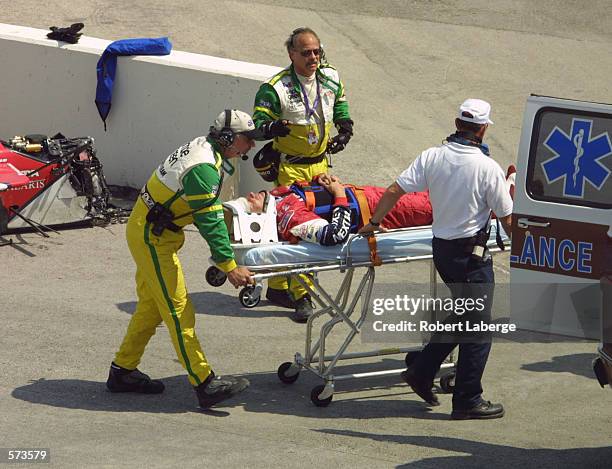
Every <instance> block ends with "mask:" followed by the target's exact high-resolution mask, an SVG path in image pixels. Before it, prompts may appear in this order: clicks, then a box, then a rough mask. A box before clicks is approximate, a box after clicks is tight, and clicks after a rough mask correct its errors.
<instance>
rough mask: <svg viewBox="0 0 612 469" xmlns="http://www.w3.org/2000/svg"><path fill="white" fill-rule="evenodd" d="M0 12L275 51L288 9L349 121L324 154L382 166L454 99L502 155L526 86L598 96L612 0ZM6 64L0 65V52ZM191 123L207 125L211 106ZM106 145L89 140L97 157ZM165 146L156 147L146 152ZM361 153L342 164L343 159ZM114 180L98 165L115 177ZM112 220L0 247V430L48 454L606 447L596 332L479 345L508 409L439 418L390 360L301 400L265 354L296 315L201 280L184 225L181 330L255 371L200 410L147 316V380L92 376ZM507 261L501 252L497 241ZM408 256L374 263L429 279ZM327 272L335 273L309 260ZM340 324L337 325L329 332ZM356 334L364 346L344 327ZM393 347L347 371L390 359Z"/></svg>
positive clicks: (573, 459) (283, 352)
mask: <svg viewBox="0 0 612 469" xmlns="http://www.w3.org/2000/svg"><path fill="white" fill-rule="evenodd" d="M0 6H1V8H0V21H2V22H5V23H11V24H20V25H25V26H32V27H40V28H46V27H48V26H51V25H57V26H65V25H66V26H67V25H69V24H70V23H72V22H76V21H82V22H84V23H85V25H86V26H85V30H84V32H85V34H87V35H90V36H96V37H101V38H106V39H121V38H126V37H137V36H150V37H153V36H164V35H168V36H170V38H171V39H172V41H173V43H174V47H175V49H177V50H187V51H191V52H198V53H204V54H211V55H218V56H223V57H229V58H234V59H238V60H248V61H252V62H260V63H267V64H272V65H279V66H282V65H285V64H286V62H287V58H286V53H285V52H284V50H283V47H282V42H283V41H284V39H285V38H286V36H287V35H288V33H289V32H290V31H291V30H292V29H293V28H295V27H297V26H302V25H305V24H306V25H309V26H311V27H312V28H314V29H315V30H316V31H318V32H319V34H320V36H321V38H322V40H323V43H324V45H325V47H326V48H327V51H328V56H329V58H330V60H331V62H332V63H334V64H335V65H337V67H338V68H339V70H340V72H341V76H342V78H343V79H344V81H345V83H346V85H347V92H348V95H349V99H350V103H351V112H352V114H353V117H354V119H355V122H356V127H355V128H356V131H355V137H354V139H353V140H352V141H351V143H350V146H349V148H347V150H345V152H344V153H343V154H340V155H338V156H337V158H335V166H336V167H335V168H334V170H335V171H336V172H337V174H339V175H340V176H342V177H343V179H345V180H347V181H351V182H354V183H374V184H381V185H383V184H387V183H389V182H391V181H392V180H393V178H394V177H395V176H396V175H397V174H398V173H399V172H400V171H401V170H403V169H404V168H405V167H406V166H407V165H408V164H409V163H410V161H412V159H414V157H415V156H416V154H418V152H420V151H421V150H423V149H424V148H427V147H429V146H431V145H435V144H437V143H439V142H440V141H441V140H442V139H443V138H444V137H445V136H446V135H448V134H449V133H450V132H451V126H452V121H453V119H454V115H455V112H456V108H457V106H458V104H459V103H460V102H461V101H462V100H463V99H465V98H467V97H480V98H484V99H487V100H489V101H490V102H491V103H492V105H493V115H492V118H493V120H494V121H495V125H494V126H492V127H491V129H490V134H489V143H490V144H491V148H492V154H493V156H494V157H495V158H496V159H497V160H498V161H499V162H500V164H501V165H502V166H506V165H507V164H510V163H511V162H513V161H515V160H516V151H517V148H518V140H519V133H520V127H521V123H522V110H523V106H524V103H525V99H526V97H527V95H528V94H529V93H538V94H544V95H552V96H560V97H569V98H575V99H585V100H591V101H602V102H610V101H611V99H610V96H611V93H610V91H611V90H610V80H609V77H610V74H611V72H612V65H611V63H610V57H612V54H611V53H612V46H611V44H612V42H611V41H610V39H612V33H611V31H612V28H611V27H610V26H611V25H612V21H611V19H610V8H609V2H606V1H593V2H588V4H586V3H585V2H568V1H560V0H559V1H547V2H530V1H527V0H523V1H510V0H508V1H484V0H482V1H472V2H464V1H441V2H426V1H380V2H366V1H326V2H323V1H318V0H313V1H311V2H309V3H308V6H305V7H302V6H299V5H296V4H295V3H294V2H289V1H274V2H273V1H258V2H238V1H236V2H209V1H198V2H196V1H183V2H160V1H157V0H155V1H154V0H149V1H139V2H133V3H131V4H125V2H118V1H116V2H115V1H107V0H98V1H96V2H93V1H89V0H83V1H80V2H67V1H48V2H44V3H42V4H41V3H40V2H35V1H31V0H23V1H19V2H8V1H2V2H0ZM5 65H6V64H5ZM208 125H209V124H208V122H203V128H206V127H207V126H208ZM99 156H100V157H101V159H102V160H103V155H99ZM163 156H164V155H160V159H161V158H162V157H163ZM356 162H357V163H356ZM110 182H111V183H112V181H110ZM124 231H125V230H124V226H123V225H121V224H115V225H110V226H107V227H97V228H90V229H79V230H67V231H63V232H62V234H61V235H55V234H53V235H52V236H51V237H50V238H48V239H47V238H45V239H43V238H42V237H40V236H38V235H36V234H31V233H30V234H22V235H14V236H10V237H9V238H11V239H13V241H14V244H13V245H12V246H4V247H0V265H2V266H4V269H3V271H4V274H2V276H1V279H2V285H3V289H4V292H5V293H4V295H3V300H2V304H3V306H4V308H3V313H4V318H5V320H4V322H3V324H4V326H3V329H2V330H3V340H2V341H0V363H1V370H2V373H1V375H2V378H0V422H1V425H0V428H1V429H2V432H1V436H0V448H15V447H19V448H27V447H39V448H40V447H44V448H50V451H51V465H52V466H54V467H117V466H125V467H176V466H183V467H273V466H276V467H288V466H293V467H329V466H336V467H436V468H439V467H440V466H441V465H448V466H449V467H517V466H522V467H555V468H557V467H610V465H611V464H612V462H611V461H612V446H611V440H610V422H611V421H612V411H611V410H610V408H611V407H610V404H611V401H610V399H611V398H612V394H610V392H609V391H604V390H602V389H600V388H599V387H598V386H597V383H596V381H595V380H594V378H593V375H592V371H591V369H590V362H591V359H592V358H593V357H594V356H595V353H594V352H595V344H594V343H578V342H563V343H561V342H559V343H552V344H533V343H525V342H521V341H507V342H499V343H495V344H494V346H493V351H492V354H491V357H490V359H489V362H488V365H487V370H486V373H485V377H484V388H485V398H487V399H491V400H493V401H500V402H502V403H503V404H504V406H505V408H506V416H505V417H504V418H503V419H500V420H492V421H486V422H477V421H465V422H456V421H452V420H450V419H449V413H450V410H451V405H450V396H447V395H442V396H441V401H442V405H441V406H440V407H436V408H432V409H430V408H428V407H427V406H426V405H425V404H424V403H422V402H421V401H420V399H419V398H418V397H417V396H415V395H414V394H413V393H412V392H410V390H409V389H408V388H407V387H406V386H405V385H404V384H402V382H401V381H400V379H399V378H398V377H386V378H376V379H373V378H371V379H365V380H355V381H346V382H342V383H338V384H337V387H336V393H335V395H334V400H333V402H332V404H331V405H330V406H329V407H327V408H317V407H315V406H313V405H312V403H311V402H310V391H311V389H312V388H313V387H314V386H315V385H317V384H320V380H319V379H318V378H316V377H315V376H314V375H312V374H309V373H307V372H302V374H301V375H300V378H299V379H298V381H297V382H296V383H295V384H293V385H290V386H286V385H282V384H281V383H280V382H279V381H278V379H277V377H276V369H277V367H278V365H279V364H280V363H282V362H284V361H289V360H291V359H292V356H293V354H294V353H295V352H296V351H302V350H303V347H304V344H303V342H304V327H303V326H301V325H297V324H294V323H293V322H291V321H290V320H289V319H288V318H287V313H286V310H281V309H278V308H275V307H272V306H271V305H269V304H267V303H266V302H262V303H261V304H260V305H259V306H258V307H256V308H254V309H250V310H247V309H244V308H242V307H241V306H240V304H239V303H238V302H237V300H236V292H235V291H234V290H233V289H232V288H231V287H230V286H227V285H225V286H223V287H221V288H218V289H213V288H211V287H209V286H208V285H206V283H205V281H204V272H205V269H206V267H207V266H208V263H207V258H208V250H207V249H206V246H205V244H204V243H203V242H202V240H201V239H200V237H199V235H198V234H197V232H195V231H193V230H190V231H188V233H187V241H186V244H185V247H184V249H183V250H182V251H181V260H182V262H183V265H184V268H185V273H186V279H187V284H188V288H189V290H190V292H191V294H192V298H193V300H194V303H195V305H196V309H197V312H198V317H197V332H198V335H199V337H200V341H201V343H202V344H203V347H204V350H205V352H206V354H207V357H208V358H209V360H210V362H211V363H212V364H213V366H214V368H215V370H216V371H217V372H218V373H221V374H226V373H233V374H238V375H242V376H246V377H248V378H249V379H250V380H251V387H250V388H249V389H248V390H247V391H246V392H245V393H243V394H242V395H240V396H239V397H237V398H236V399H234V400H232V401H228V402H227V405H223V406H221V407H219V408H218V409H217V410H216V411H214V412H208V413H201V412H198V411H197V410H196V409H195V405H196V400H195V395H194V393H193V391H192V390H191V389H190V386H189V384H188V382H187V379H186V377H185V374H184V373H183V370H182V369H181V367H180V365H179V364H178V362H177V360H176V357H175V355H174V351H173V349H172V347H171V344H170V341H169V339H168V336H167V331H166V330H165V329H164V328H160V330H159V332H158V334H157V335H156V336H155V337H154V338H153V339H152V341H151V343H150V345H149V347H148V348H147V352H146V354H145V356H144V359H143V363H142V366H141V368H142V369H143V371H145V372H147V373H149V374H151V375H152V376H154V377H156V378H161V379H163V381H164V382H165V384H166V391H165V393H164V394H162V395H158V396H137V395H115V394H110V393H108V392H106V390H105V387H104V382H105V380H106V375H107V372H108V366H109V363H110V361H111V360H112V358H113V354H114V352H115V350H116V348H117V347H118V345H119V343H120V341H121V339H122V335H123V333H124V331H125V328H126V326H127V323H128V321H129V319H130V314H131V313H132V312H133V311H134V307H135V291H134V285H133V275H134V266H133V263H132V260H131V258H130V255H129V252H128V250H127V246H126V243H125V238H124ZM496 265H497V267H496V276H497V281H498V282H499V283H503V282H507V281H508V260H507V256H506V255H503V254H502V255H500V256H498V257H497V258H496ZM428 273H429V266H428V264H427V263H426V262H417V263H413V264H406V265H402V266H396V267H393V268H383V269H379V270H378V272H377V276H378V277H377V282H378V283H379V284H383V285H384V284H397V283H398V282H402V281H404V280H406V279H410V281H413V282H414V281H416V282H427V281H428ZM324 278H325V282H326V284H327V285H330V289H332V290H333V288H334V286H335V285H337V284H338V282H339V280H340V276H339V275H338V274H328V275H327V276H325V277H324ZM340 341H341V337H337V338H334V339H333V340H332V345H334V344H338V343H339V342H340ZM355 348H356V349H357V350H362V349H366V348H368V345H367V344H361V343H360V341H359V340H357V341H356V342H355ZM402 363H403V359H402V357H401V356H397V357H391V356H388V357H384V358H382V359H366V360H360V361H358V362H357V363H356V364H347V365H343V370H344V371H348V372H360V371H367V370H371V369H384V368H399V367H401V366H402Z"/></svg>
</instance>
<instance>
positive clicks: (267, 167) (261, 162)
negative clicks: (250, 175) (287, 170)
mask: <svg viewBox="0 0 612 469" xmlns="http://www.w3.org/2000/svg"><path fill="white" fill-rule="evenodd" d="M253 166H255V170H256V171H257V172H258V173H259V175H260V176H261V177H262V178H263V180H264V181H267V182H274V181H276V180H277V179H278V168H279V167H280V153H279V152H278V151H276V150H275V149H274V148H272V142H269V143H267V144H266V145H264V146H263V148H262V149H261V150H259V151H258V152H257V153H256V154H255V157H254V158H253Z"/></svg>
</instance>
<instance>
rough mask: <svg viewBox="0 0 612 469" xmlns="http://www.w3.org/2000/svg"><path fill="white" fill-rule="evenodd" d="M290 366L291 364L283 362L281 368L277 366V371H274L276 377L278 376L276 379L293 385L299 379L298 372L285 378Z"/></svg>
mask: <svg viewBox="0 0 612 469" xmlns="http://www.w3.org/2000/svg"><path fill="white" fill-rule="evenodd" d="M292 366H293V363H291V362H285V363H283V364H282V365H281V366H279V367H278V370H277V371H276V375H277V376H278V379H280V380H281V381H282V382H283V383H285V384H293V383H295V382H296V381H297V379H298V378H299V377H300V372H299V371H298V372H297V374H295V375H293V376H287V375H286V374H285V373H286V372H287V371H288V370H289V368H291V367H292Z"/></svg>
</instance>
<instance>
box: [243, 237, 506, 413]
mask: <svg viewBox="0 0 612 469" xmlns="http://www.w3.org/2000/svg"><path fill="white" fill-rule="evenodd" d="M422 229H423V227H422V226H420V227H411V228H401V229H398V230H392V231H394V232H399V231H413V230H422ZM363 238H365V236H364V235H351V237H350V238H349V240H348V241H347V243H348V246H347V250H346V256H345V258H344V259H341V260H340V261H339V262H332V261H324V262H321V263H319V264H313V265H309V266H300V265H281V264H276V265H274V266H248V268H249V269H250V270H251V271H253V272H255V275H253V280H254V281H255V286H252V287H247V288H246V289H244V290H243V291H242V292H241V302H242V303H243V305H244V304H245V301H247V302H248V301H249V298H248V296H249V295H250V299H251V300H255V301H256V302H255V304H257V302H258V301H259V297H260V295H261V292H262V288H263V284H262V282H263V281H264V280H269V279H271V278H275V277H280V276H283V277H286V276H294V278H295V279H297V280H298V281H299V282H300V284H301V285H302V286H303V287H304V288H305V290H306V291H307V292H308V293H309V294H310V295H311V297H312V298H313V300H314V301H315V302H316V303H317V304H318V305H319V306H320V308H319V309H317V310H316V311H315V312H314V313H313V314H312V315H311V316H310V317H309V318H308V321H307V323H306V340H305V348H304V354H303V355H302V354H301V353H299V352H296V353H295V355H294V359H293V362H285V363H283V364H281V365H280V366H279V368H278V372H277V374H278V377H279V379H280V380H281V381H282V382H284V383H287V384H291V383H293V382H295V381H296V380H297V378H298V376H299V373H300V372H301V370H302V369H306V370H308V371H310V372H312V373H314V374H315V375H316V376H318V377H319V378H321V379H322V380H323V382H324V384H323V385H319V386H315V387H314V388H313V389H312V391H311V396H310V397H311V400H312V402H313V403H314V404H315V405H317V406H319V407H325V406H327V405H329V403H330V402H331V400H332V398H333V394H334V391H335V383H336V382H337V381H343V380H348V379H359V378H370V377H376V376H390V375H399V374H400V373H401V372H403V371H405V369H406V367H403V368H398V369H391V370H381V371H370V372H363V373H350V374H341V375H336V374H335V368H336V366H337V364H338V362H339V361H341V360H350V359H357V358H368V357H376V356H386V355H394V354H406V358H405V361H406V365H409V364H410V362H411V360H412V358H413V357H414V356H415V355H411V354H416V353H418V352H420V351H421V350H422V349H423V346H424V345H420V346H413V347H404V348H384V349H378V350H372V351H369V352H347V349H348V347H349V345H350V344H351V342H352V341H353V339H354V338H355V337H356V336H357V335H358V334H359V333H360V331H361V327H362V325H363V323H364V322H365V320H366V316H367V314H368V309H369V303H370V298H371V295H372V289H373V287H374V281H375V278H376V271H375V268H376V266H375V265H374V263H373V262H372V261H368V262H364V261H359V262H354V261H353V258H352V256H351V248H352V245H353V243H354V242H356V241H357V240H359V239H363ZM235 247H236V248H243V249H244V248H245V246H242V245H237V246H235ZM489 251H490V252H491V253H492V252H497V251H500V249H499V248H490V249H489ZM432 259H433V254H431V253H430V254H426V255H420V256H406V257H398V258H393V259H385V260H381V264H377V265H389V264H399V263H406V262H413V261H421V260H429V261H430V294H431V295H432V296H433V297H435V296H436V295H437V272H436V269H435V267H434V265H433V261H432ZM358 268H365V269H366V270H365V273H363V275H362V276H361V279H360V280H359V283H358V286H357V288H356V289H355V290H354V291H353V293H352V295H351V287H352V284H353V280H354V277H355V272H356V269H358ZM334 270H337V271H339V272H341V273H343V274H344V278H343V280H342V283H341V286H340V288H339V290H338V292H337V293H336V295H335V297H333V296H332V295H331V294H330V293H328V292H327V291H326V289H325V287H324V286H323V285H321V283H320V282H319V281H318V278H317V274H319V273H320V272H327V271H334ZM258 272H261V273H258ZM300 274H306V275H310V276H311V281H312V286H310V285H309V284H308V283H307V282H305V281H304V280H303V279H302V278H300V277H299V275H300ZM245 295H246V296H247V298H245ZM360 299H361V312H360V313H359V316H354V313H355V309H356V307H357V304H358V302H359V300H360ZM434 314H435V312H433V311H432V317H433V315H434ZM324 315H329V316H330V318H329V319H328V320H327V321H326V322H325V323H324V324H323V325H322V326H321V328H320V332H319V337H318V339H317V340H316V341H315V342H314V343H313V335H314V334H313V328H314V323H315V321H316V320H317V319H319V318H321V317H323V316H324ZM341 323H344V324H345V325H347V326H348V328H349V332H348V334H347V335H346V337H345V338H344V341H343V343H342V345H341V346H340V347H339V348H338V349H337V351H336V352H335V353H332V354H326V353H327V348H326V345H327V344H326V339H327V337H328V336H329V334H330V333H331V331H332V329H333V328H334V327H335V326H336V325H338V324H341ZM454 376H455V362H454V354H453V353H451V355H449V358H448V359H447V361H446V362H445V363H443V364H442V366H441V368H440V371H439V372H438V375H437V378H439V380H440V387H441V388H442V390H443V391H445V392H452V389H453V387H454Z"/></svg>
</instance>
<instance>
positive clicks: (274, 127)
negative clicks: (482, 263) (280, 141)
mask: <svg viewBox="0 0 612 469" xmlns="http://www.w3.org/2000/svg"><path fill="white" fill-rule="evenodd" d="M287 124H288V122H287V121H283V120H280V119H279V120H276V121H269V122H264V123H263V124H262V125H261V127H260V129H261V130H262V132H263V135H264V138H265V139H266V140H269V139H271V138H274V137H286V136H287V135H289V132H291V129H290V128H289V127H288V126H287Z"/></svg>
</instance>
